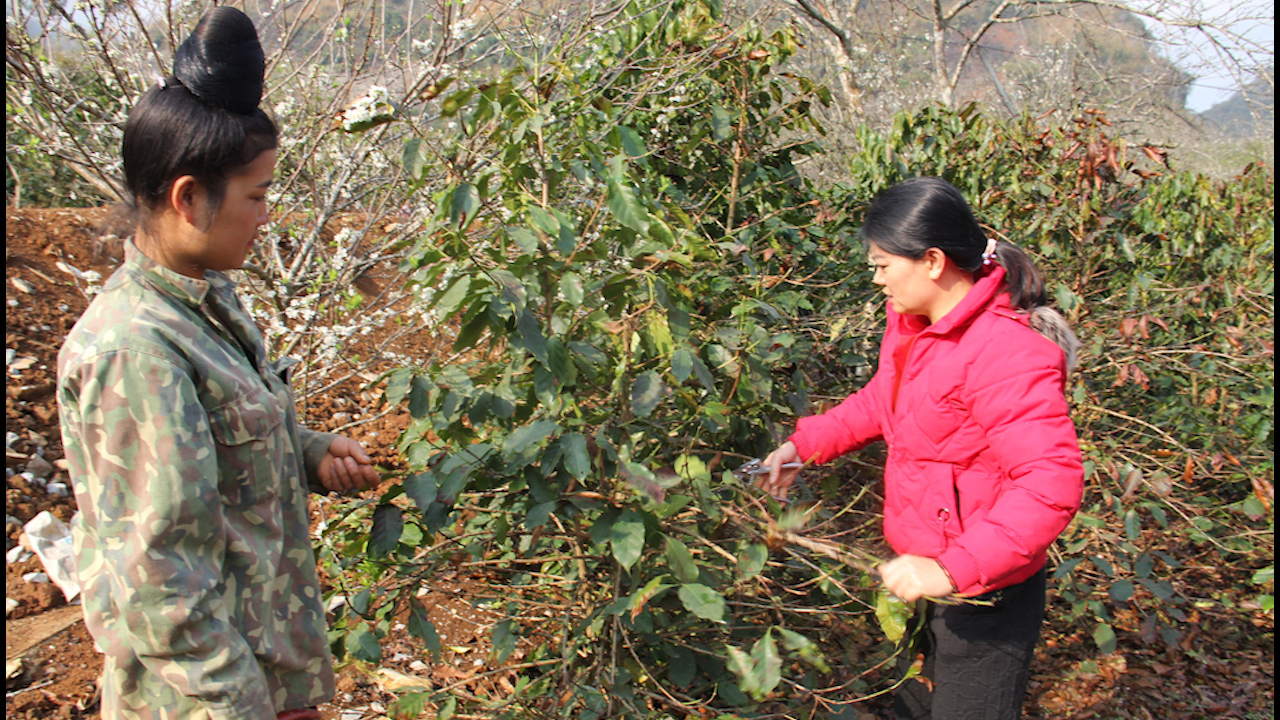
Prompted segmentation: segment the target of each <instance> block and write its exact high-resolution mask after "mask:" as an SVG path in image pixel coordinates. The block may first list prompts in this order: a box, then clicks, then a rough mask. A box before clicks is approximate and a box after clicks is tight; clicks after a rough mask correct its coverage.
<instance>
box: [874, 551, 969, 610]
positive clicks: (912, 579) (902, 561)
mask: <svg viewBox="0 0 1280 720" xmlns="http://www.w3.org/2000/svg"><path fill="white" fill-rule="evenodd" d="M880 578H881V579H882V580H884V585H885V587H887V588H889V592H891V593H893V594H894V595H897V596H898V597H899V598H902V599H903V600H905V601H907V602H915V601H916V600H919V599H920V598H922V597H925V596H928V597H935V598H940V597H946V596H948V595H950V594H952V593H954V592H955V588H953V587H951V578H950V577H948V576H947V573H946V571H945V570H943V569H942V566H941V565H939V564H938V561H937V560H934V559H933V558H927V557H921V556H919V555H900V556H898V557H896V558H894V559H892V560H890V561H889V562H887V563H883V564H881V565H880Z"/></svg>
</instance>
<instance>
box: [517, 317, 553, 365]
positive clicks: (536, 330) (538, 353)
mask: <svg viewBox="0 0 1280 720" xmlns="http://www.w3.org/2000/svg"><path fill="white" fill-rule="evenodd" d="M516 329H517V330H518V331H519V332H520V342H521V344H522V345H523V346H524V349H525V350H528V351H529V354H530V355H533V356H534V357H535V358H537V359H538V362H540V363H542V364H543V365H544V366H545V365H546V364H547V338H546V337H545V336H543V334H542V326H541V325H540V324H539V323H538V319H537V318H535V317H534V316H533V313H531V312H529V308H525V309H524V310H521V311H520V315H519V317H518V318H516Z"/></svg>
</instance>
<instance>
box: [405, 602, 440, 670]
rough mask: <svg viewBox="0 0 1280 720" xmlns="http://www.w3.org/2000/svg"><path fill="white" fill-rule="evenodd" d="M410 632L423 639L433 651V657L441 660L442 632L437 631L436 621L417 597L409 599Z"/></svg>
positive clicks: (428, 648)
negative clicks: (432, 619)
mask: <svg viewBox="0 0 1280 720" xmlns="http://www.w3.org/2000/svg"><path fill="white" fill-rule="evenodd" d="M407 625H408V628H409V634H410V635H413V636H414V637H416V638H418V639H419V640H421V641H422V642H423V643H424V644H425V645H426V646H427V650H429V651H431V657H432V659H434V660H436V661H439V659H440V633H438V632H436V626H435V623H433V622H431V619H430V618H429V617H427V610H426V608H424V607H423V606H422V601H421V600H418V599H417V598H411V599H410V600H409V622H408V623H407Z"/></svg>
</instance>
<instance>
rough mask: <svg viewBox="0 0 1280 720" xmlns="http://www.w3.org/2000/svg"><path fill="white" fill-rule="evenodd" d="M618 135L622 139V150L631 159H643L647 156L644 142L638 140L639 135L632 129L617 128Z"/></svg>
mask: <svg viewBox="0 0 1280 720" xmlns="http://www.w3.org/2000/svg"><path fill="white" fill-rule="evenodd" d="M618 134H619V135H620V136H621V138H622V150H623V152H625V153H626V154H627V156H628V157H631V158H633V159H634V158H639V157H644V156H645V155H646V154H648V152H649V151H648V150H647V149H646V148H645V146H644V140H643V139H641V138H640V133H638V132H636V131H635V130H634V129H633V128H629V127H619V128H618Z"/></svg>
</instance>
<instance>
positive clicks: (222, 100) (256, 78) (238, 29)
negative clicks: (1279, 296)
mask: <svg viewBox="0 0 1280 720" xmlns="http://www.w3.org/2000/svg"><path fill="white" fill-rule="evenodd" d="M266 68H267V62H266V57H265V56H264V55H263V53H262V44H261V43H259V42H258V31H257V29H255V28H254V27H253V21H252V20H250V19H249V16H248V15H245V14H244V13H243V12H240V11H239V10H237V9H235V8H232V7H227V6H225V5H223V6H219V7H215V8H214V9H212V10H210V11H209V12H208V14H206V15H205V16H204V17H203V18H202V19H201V20H200V24H198V25H196V28H195V29H194V30H192V31H191V35H189V36H188V37H187V39H186V40H184V41H183V42H182V45H180V46H179V47H178V51H177V52H176V53H174V56H173V76H174V77H175V78H177V79H178V81H179V82H181V83H182V84H183V85H184V86H186V88H187V89H188V90H190V91H191V94H193V95H195V96H196V97H198V98H200V99H201V100H202V101H204V102H205V103H207V104H209V105H212V106H214V107H220V108H225V109H227V110H230V111H232V112H235V113H240V114H242V115H247V114H249V113H251V112H253V111H254V110H255V109H257V107H258V103H259V102H260V101H261V100H262V79H263V75H264V74H265V73H266Z"/></svg>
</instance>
